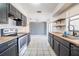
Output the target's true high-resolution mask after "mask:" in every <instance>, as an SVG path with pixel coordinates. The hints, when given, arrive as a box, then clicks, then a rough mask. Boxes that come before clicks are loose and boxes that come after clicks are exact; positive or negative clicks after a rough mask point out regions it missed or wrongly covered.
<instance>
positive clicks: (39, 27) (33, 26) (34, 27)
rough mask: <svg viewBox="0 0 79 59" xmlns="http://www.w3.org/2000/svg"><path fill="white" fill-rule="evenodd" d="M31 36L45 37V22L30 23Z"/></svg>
mask: <svg viewBox="0 0 79 59" xmlns="http://www.w3.org/2000/svg"><path fill="white" fill-rule="evenodd" d="M30 33H31V35H46V34H47V23H46V22H30Z"/></svg>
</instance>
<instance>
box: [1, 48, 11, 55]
mask: <svg viewBox="0 0 79 59" xmlns="http://www.w3.org/2000/svg"><path fill="white" fill-rule="evenodd" d="M0 56H10V54H9V49H6V50H5V51H4V52H2V53H1V54H0Z"/></svg>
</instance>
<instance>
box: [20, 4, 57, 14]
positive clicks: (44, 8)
mask: <svg viewBox="0 0 79 59" xmlns="http://www.w3.org/2000/svg"><path fill="white" fill-rule="evenodd" d="M20 6H22V7H23V9H24V10H25V11H26V12H29V13H31V14H34V13H37V11H41V12H42V13H46V14H48V13H52V12H53V11H54V9H55V7H56V6H57V3H35V4H34V3H21V4H20Z"/></svg>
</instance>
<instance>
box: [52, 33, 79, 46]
mask: <svg viewBox="0 0 79 59" xmlns="http://www.w3.org/2000/svg"><path fill="white" fill-rule="evenodd" d="M51 34H53V35H55V36H57V37H59V38H62V39H63V40H65V41H68V42H69V43H72V44H73V45H75V46H77V47H79V39H74V36H68V37H63V34H62V33H59V32H54V33H51Z"/></svg>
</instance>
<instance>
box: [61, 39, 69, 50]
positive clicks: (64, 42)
mask: <svg viewBox="0 0 79 59" xmlns="http://www.w3.org/2000/svg"><path fill="white" fill-rule="evenodd" d="M60 43H62V44H63V45H64V46H66V47H68V48H69V47H70V46H69V42H67V41H65V40H63V39H60Z"/></svg>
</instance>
